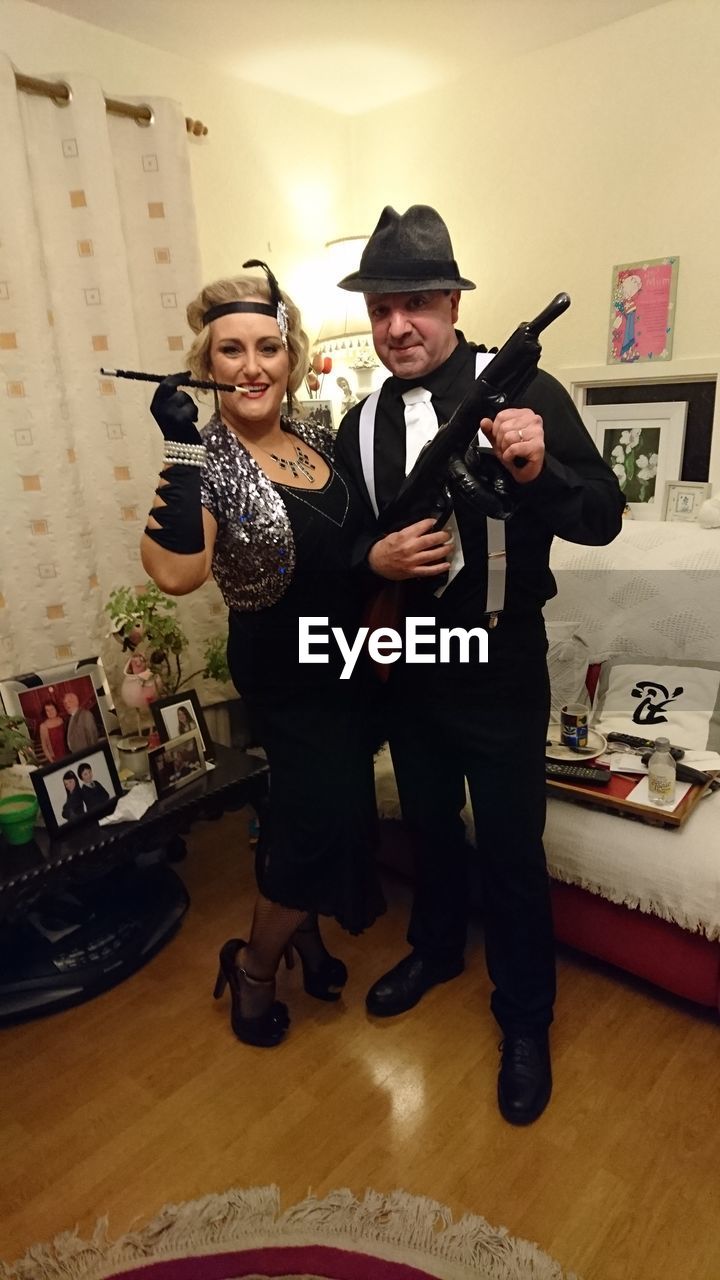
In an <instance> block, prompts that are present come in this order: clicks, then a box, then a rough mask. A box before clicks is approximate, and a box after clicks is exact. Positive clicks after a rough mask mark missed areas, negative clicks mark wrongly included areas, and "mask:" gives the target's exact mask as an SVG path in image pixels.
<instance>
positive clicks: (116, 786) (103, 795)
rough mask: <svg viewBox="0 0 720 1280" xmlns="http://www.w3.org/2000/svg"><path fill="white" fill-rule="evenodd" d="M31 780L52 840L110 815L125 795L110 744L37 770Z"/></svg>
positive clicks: (87, 750)
mask: <svg viewBox="0 0 720 1280" xmlns="http://www.w3.org/2000/svg"><path fill="white" fill-rule="evenodd" d="M30 779H31V781H32V784H33V786H34V788H35V793H36V795H37V798H38V804H39V805H40V810H41V813H42V815H43V818H44V819H45V825H46V827H47V829H48V831H49V832H50V835H51V836H61V835H63V834H64V833H65V832H66V831H69V830H71V829H74V828H75V827H76V826H78V825H79V823H81V822H89V821H93V820H95V819H97V818H101V817H102V816H103V814H105V813H110V811H111V810H112V809H114V808H115V803H116V801H117V799H118V797H119V796H121V795H123V789H122V786H121V784H120V779H119V777H118V774H117V769H116V768H115V761H114V760H113V754H112V751H111V750H110V744H109V743H108V742H107V740H106V741H104V742H98V743H96V745H95V746H90V747H88V748H87V749H85V750H83V751H76V752H74V754H72V755H69V756H66V757H65V759H64V760H63V761H62V762H61V763H58V762H55V763H53V764H46V765H44V766H43V768H42V769H34V770H33V771H32V773H31V774H30Z"/></svg>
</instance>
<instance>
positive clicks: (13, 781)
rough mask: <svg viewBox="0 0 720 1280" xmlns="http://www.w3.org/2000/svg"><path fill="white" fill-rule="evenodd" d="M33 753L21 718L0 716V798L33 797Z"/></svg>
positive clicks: (25, 726)
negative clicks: (14, 796)
mask: <svg viewBox="0 0 720 1280" xmlns="http://www.w3.org/2000/svg"><path fill="white" fill-rule="evenodd" d="M34 766H35V752H34V751H33V748H32V743H31V741H30V739H29V737H28V731H27V725H26V724H25V721H24V720H23V718H22V716H6V715H0V796H9V795H24V794H31V795H34V794H35V793H34V791H33V785H32V782H31V781H30V773H31V771H32V769H33V768H34Z"/></svg>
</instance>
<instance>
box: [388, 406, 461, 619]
mask: <svg viewBox="0 0 720 1280" xmlns="http://www.w3.org/2000/svg"><path fill="white" fill-rule="evenodd" d="M403 400H404V402H405V475H408V474H409V473H410V471H412V469H413V467H414V466H415V463H416V461H417V459H418V457H419V455H420V453H421V451H422V449H423V448H424V447H425V445H426V444H427V442H428V440H432V438H433V436H434V435H435V433H436V431H437V429H438V420H437V417H436V414H435V410H434V409H433V407H432V400H431V396H430V392H429V391H427V390H426V388H425V387H412V388H411V389H410V391H405V392H404V394H403ZM444 528H445V529H447V530H448V532H449V533H451V534H452V536H453V541H454V543H455V550H454V552H453V556H452V560H451V561H450V569H449V572H448V577H447V582H446V583H445V584H444V585H443V586H442V587H438V589H437V591H436V592H435V595H436V596H441V595H442V593H443V591H445V589H446V588H447V587H448V586H449V585H450V583H451V582H452V580H453V578H455V577H456V576H457V574H458V573H459V572H460V570H461V569H462V567H463V565H464V564H465V557H464V556H463V550H462V543H461V541H460V530H459V529H458V526H457V520H456V519H455V516H454V514H453V515H451V516H450V518H449V520H447V521H446V523H445V525H444Z"/></svg>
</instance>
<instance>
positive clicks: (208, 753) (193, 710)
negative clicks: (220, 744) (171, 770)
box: [150, 689, 215, 760]
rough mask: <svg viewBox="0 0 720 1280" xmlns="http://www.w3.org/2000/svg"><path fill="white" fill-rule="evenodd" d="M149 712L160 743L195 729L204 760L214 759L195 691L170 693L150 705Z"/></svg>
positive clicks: (211, 743)
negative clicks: (200, 743)
mask: <svg viewBox="0 0 720 1280" xmlns="http://www.w3.org/2000/svg"><path fill="white" fill-rule="evenodd" d="M150 710H151V712H152V717H153V720H154V721H155V727H156V729H157V731H158V733H159V735H160V741H161V742H169V740H170V739H171V738H179V737H181V736H182V735H183V734H184V733H190V732H191V731H192V730H193V729H197V731H198V733H199V734H200V741H201V742H202V748H203V754H204V756H205V759H206V760H213V759H214V758H215V751H214V748H213V742H212V738H211V737H210V731H209V730H208V727H207V724H206V722H205V716H204V715H203V709H202V707H201V706H200V699H199V698H198V695H197V692H196V690H195V689H186V690H184V691H182V692H178V693H171V694H169V696H168V697H166V698H158V699H157V700H156V701H155V702H151V703H150Z"/></svg>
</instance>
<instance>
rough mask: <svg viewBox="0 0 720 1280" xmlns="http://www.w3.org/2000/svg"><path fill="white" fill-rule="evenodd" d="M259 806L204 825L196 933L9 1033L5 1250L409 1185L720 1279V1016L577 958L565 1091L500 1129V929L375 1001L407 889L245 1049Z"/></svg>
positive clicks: (2, 1127) (559, 1246)
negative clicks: (239, 988)
mask: <svg viewBox="0 0 720 1280" xmlns="http://www.w3.org/2000/svg"><path fill="white" fill-rule="evenodd" d="M246 826H247V811H246V812H244V813H239V814H235V815H232V816H230V817H227V818H224V819H223V820H222V821H221V822H218V823H208V824H204V825H201V826H198V827H197V828H196V829H195V831H194V833H193V835H192V836H191V837H190V840H189V845H190V855H189V857H188V859H187V860H186V862H185V863H183V864H181V866H180V867H179V870H180V872H181V874H182V876H183V878H184V879H185V880H186V883H187V885H188V887H189V889H190V893H191V897H192V905H191V908H190V911H189V913H188V915H187V917H186V919H185V922H184V924H183V926H182V929H181V930H180V932H179V934H178V936H177V937H176V938H175V939H174V940H173V941H172V942H171V943H170V944H169V945H168V946H166V947H165V949H164V950H163V951H162V952H161V953H160V954H159V955H158V956H157V957H156V958H155V959H154V960H153V961H152V962H151V963H150V964H149V965H147V966H146V967H145V968H144V969H143V970H141V971H140V972H139V973H138V974H136V975H135V976H134V977H132V978H130V979H129V980H127V981H125V982H123V983H121V984H120V985H119V986H118V987H116V988H115V989H114V990H113V991H110V992H108V993H107V994H105V995H103V996H101V997H99V998H97V999H95V1000H93V1001H90V1002H88V1003H87V1004H85V1005H82V1006H79V1007H78V1008H76V1009H73V1010H69V1011H67V1012H65V1013H60V1014H56V1015H55V1016H53V1017H51V1018H45V1019H40V1020H37V1021H35V1022H30V1023H26V1024H24V1025H21V1026H17V1027H13V1028H7V1029H5V1030H3V1031H0V1081H1V1085H0V1090H1V1093H0V1109H1V1120H0V1168H1V1169H2V1174H1V1175H0V1201H2V1212H1V1214H0V1222H1V1226H0V1242H1V1243H0V1255H1V1256H2V1257H3V1258H5V1259H6V1260H9V1259H13V1258H15V1257H17V1256H18V1255H19V1254H21V1253H23V1252H24V1251H25V1249H26V1248H27V1247H28V1246H29V1245H31V1244H32V1243H35V1242H38V1241H42V1240H47V1239H49V1238H50V1237H52V1236H53V1235H55V1234H56V1233H57V1232H59V1231H61V1230H64V1229H66V1228H69V1227H73V1226H75V1224H79V1227H80V1229H81V1232H82V1233H89V1232H90V1231H91V1229H92V1227H93V1225H94V1223H95V1221H96V1219H97V1218H98V1217H101V1216H103V1215H106V1214H107V1215H109V1217H110V1228H111V1233H112V1234H113V1235H116V1234H120V1233H122V1232H123V1231H125V1230H126V1229H127V1228H128V1226H129V1224H130V1223H131V1222H132V1220H133V1219H136V1218H138V1217H140V1218H144V1217H148V1216H151V1215H152V1214H153V1213H154V1212H155V1211H157V1210H158V1209H159V1208H160V1206H161V1205H162V1204H164V1203H166V1202H168V1201H173V1202H176V1201H178V1200H185V1199H190V1198H192V1197H195V1196H199V1195H203V1194H205V1193H207V1192H210V1191H222V1190H225V1189H227V1188H228V1187H230V1186H251V1185H258V1184H267V1183H272V1182H274V1183H277V1184H278V1185H279V1187H280V1190H281V1192H282V1196H283V1202H284V1203H285V1204H291V1203H293V1202H294V1201H295V1200H297V1199H300V1198H302V1197H303V1196H304V1195H305V1194H306V1193H307V1192H308V1190H309V1189H312V1190H313V1191H314V1192H317V1193H320V1194H322V1193H324V1192H326V1191H329V1190H331V1189H332V1188H334V1187H344V1186H347V1187H350V1188H351V1189H352V1190H353V1191H355V1192H356V1193H362V1192H363V1191H364V1190H365V1188H366V1187H374V1188H376V1189H377V1190H381V1191H382V1190H385V1191H389V1190H393V1189H395V1188H396V1187H402V1188H404V1189H406V1190H408V1191H410V1192H413V1193H415V1194H419V1195H429V1196H431V1197H433V1198H435V1199H437V1200H440V1201H442V1202H444V1203H446V1204H448V1205H450V1207H451V1208H452V1209H453V1211H454V1212H456V1213H460V1212H463V1211H471V1212H474V1213H479V1214H482V1215H483V1216H484V1217H486V1218H487V1219H488V1220H489V1221H490V1222H491V1223H493V1224H494V1225H496V1226H499V1225H501V1224H502V1225H504V1226H506V1227H507V1228H508V1230H509V1231H510V1232H512V1233H513V1234H515V1235H519V1236H524V1237H525V1238H528V1239H530V1240H533V1241H535V1242H537V1243H538V1244H539V1245H540V1246H541V1248H543V1249H545V1250H547V1251H548V1252H549V1253H550V1254H552V1255H553V1256H554V1257H556V1258H557V1259H558V1260H559V1261H560V1262H561V1263H563V1265H564V1266H566V1267H567V1268H574V1269H575V1270H576V1271H578V1272H579V1273H580V1275H582V1276H583V1277H585V1280H658V1278H659V1277H662V1278H663V1280H718V1277H720V1085H719V1079H720V1030H719V1027H718V1021H717V1020H716V1018H715V1017H714V1016H713V1015H712V1014H711V1013H706V1012H703V1011H702V1010H699V1009H697V1008H695V1007H694V1006H691V1005H688V1004H684V1003H682V1002H680V1001H677V1000H674V999H671V998H670V997H666V996H663V995H662V994H661V993H659V992H657V991H656V990H655V989H653V988H651V987H646V986H644V985H642V984H640V983H634V982H632V981H631V980H629V979H626V978H623V977H622V976H621V975H619V974H618V973H617V972H615V971H612V970H610V969H605V968H603V967H601V966H599V965H595V964H593V963H591V962H589V961H584V960H582V959H581V958H579V957H577V956H575V955H569V954H563V955H561V957H560V962H559V999H558V1006H557V1015H556V1022H555V1025H554V1028H553V1058H554V1073H555V1093H554V1097H553V1100H552V1102H551V1105H550V1107H549V1109H548V1111H547V1112H546V1113H545V1115H544V1116H543V1117H542V1118H541V1120H540V1121H538V1122H537V1123H536V1124H535V1125H533V1126H532V1127H531V1128H529V1129H525V1130H523V1129H514V1128H512V1127H511V1126H508V1125H507V1124H505V1123H504V1122H503V1120H502V1119H501V1118H500V1116H499V1114H498V1111H497V1107H496V1101H495V1080H496V1072H497V1045H498V1039H499V1036H498V1031H497V1028H496V1026H495V1024H494V1022H493V1020H492V1018H491V1015H490V1013H489V1008H488V1000H489V987H488V981H487V977H486V974H485V967H484V961H483V955H482V948H481V945H480V943H479V940H478V938H477V937H475V938H474V940H473V942H472V945H471V946H470V948H469V951H468V968H467V971H466V973H465V974H464V975H463V976H462V977H461V978H459V979H458V980H456V981H454V982H452V983H449V984H448V985H446V986H444V987H440V988H436V989H435V990H434V991H433V992H431V993H430V994H429V995H428V996H427V997H426V998H425V999H424V1000H423V1002H422V1004H421V1005H420V1006H418V1008H417V1009H415V1010H414V1011H412V1012H411V1013H408V1014H406V1015H404V1016H403V1017H401V1018H396V1019H391V1020H388V1021H387V1022H379V1021H372V1020H371V1019H369V1018H368V1017H367V1015H366V1013H365V1009H364V994H365V991H366V989H367V987H368V985H369V984H370V982H371V981H372V980H373V979H374V978H375V977H377V976H378V975H379V974H380V973H381V972H383V970H384V969H385V968H387V967H388V966H389V965H390V964H391V963H394V962H395V960H396V959H398V958H399V957H400V955H402V954H403V952H404V929H405V919H406V906H407V896H408V895H407V890H406V888H405V887H404V886H402V885H399V884H397V883H392V882H391V884H390V885H389V887H388V888H389V899H390V908H389V911H388V914H387V916H386V917H384V919H383V920H382V921H381V922H380V923H379V924H378V925H376V927H375V928H374V929H373V930H372V931H371V933H370V934H368V935H367V936H365V937H363V938H360V939H350V938H348V937H346V936H344V935H341V934H340V931H339V930H337V929H335V927H334V926H333V927H332V928H328V931H327V936H328V939H329V941H330V942H331V944H332V946H333V947H334V948H335V949H336V951H337V953H338V954H340V955H342V956H343V957H344V958H345V959H346V960H347V962H348V965H349V967H350V971H351V976H350V982H349V984H348V987H347V988H346V994H345V998H344V1000H343V1001H342V1002H341V1003H340V1004H339V1005H335V1006H333V1005H327V1004H322V1003H320V1002H318V1001H314V1000H312V999H311V998H310V997H308V996H306V995H305V993H304V992H303V991H302V990H301V989H300V985H299V976H298V975H299V971H298V969H295V970H294V971H293V972H292V973H290V974H284V975H283V977H282V980H281V983H282V994H283V995H284V996H285V997H286V998H287V999H288V1001H289V1003H290V1005H291V1011H292V1015H293V1026H292V1030H291V1034H290V1037H289V1039H288V1041H287V1042H286V1043H285V1044H284V1045H282V1046H281V1047H280V1048H276V1049H272V1050H262V1049H251V1048H248V1047H246V1046H244V1045H241V1044H239V1043H238V1042H237V1041H236V1040H235V1039H234V1037H233V1036H232V1034H231V1032H230V1029H229V1025H228V1022H227V1016H228V1007H227V1005H226V1003H225V1000H223V1001H222V1002H219V1003H215V1002H213V1001H212V999H211V988H212V985H213V981H214V972H215V955H216V951H217V948H218V945H219V944H220V943H221V942H222V941H223V940H224V939H225V938H227V937H231V936H234V935H237V933H238V932H243V931H244V930H245V929H246V927H247V923H248V919H249V909H250V903H251V900H252V876H251V860H250V858H249V856H248V854H247V837H246Z"/></svg>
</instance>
